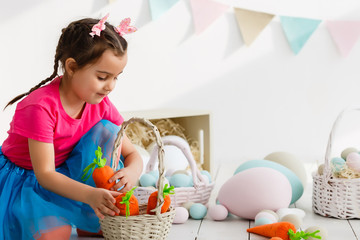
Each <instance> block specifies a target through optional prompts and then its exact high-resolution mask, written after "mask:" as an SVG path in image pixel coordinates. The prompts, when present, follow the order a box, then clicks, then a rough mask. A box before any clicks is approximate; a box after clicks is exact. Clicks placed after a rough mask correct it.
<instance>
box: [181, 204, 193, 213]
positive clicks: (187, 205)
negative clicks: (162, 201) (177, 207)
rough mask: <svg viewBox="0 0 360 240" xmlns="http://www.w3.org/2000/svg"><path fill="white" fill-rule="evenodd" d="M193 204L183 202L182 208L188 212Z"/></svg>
mask: <svg viewBox="0 0 360 240" xmlns="http://www.w3.org/2000/svg"><path fill="white" fill-rule="evenodd" d="M193 204H194V202H185V203H183V205H182V206H183V207H184V208H186V209H187V210H188V211H189V210H190V207H191V206H192V205H193Z"/></svg>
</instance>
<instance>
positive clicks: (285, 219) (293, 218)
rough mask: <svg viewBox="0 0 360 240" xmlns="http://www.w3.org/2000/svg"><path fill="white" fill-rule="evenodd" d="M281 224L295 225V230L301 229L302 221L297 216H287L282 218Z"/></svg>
mask: <svg viewBox="0 0 360 240" xmlns="http://www.w3.org/2000/svg"><path fill="white" fill-rule="evenodd" d="M280 222H289V223H292V224H294V226H295V229H299V228H300V227H301V225H302V222H303V221H302V219H301V218H300V217H299V216H298V215H296V214H287V215H285V216H283V217H282V218H280Z"/></svg>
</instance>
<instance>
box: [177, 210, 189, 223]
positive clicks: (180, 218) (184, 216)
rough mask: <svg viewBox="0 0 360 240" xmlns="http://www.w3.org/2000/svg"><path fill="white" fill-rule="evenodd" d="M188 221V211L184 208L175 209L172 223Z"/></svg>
mask: <svg viewBox="0 0 360 240" xmlns="http://www.w3.org/2000/svg"><path fill="white" fill-rule="evenodd" d="M188 219H189V211H188V210H187V209H186V208H184V207H176V208H175V217H174V221H173V223H184V222H186V221H187V220H188Z"/></svg>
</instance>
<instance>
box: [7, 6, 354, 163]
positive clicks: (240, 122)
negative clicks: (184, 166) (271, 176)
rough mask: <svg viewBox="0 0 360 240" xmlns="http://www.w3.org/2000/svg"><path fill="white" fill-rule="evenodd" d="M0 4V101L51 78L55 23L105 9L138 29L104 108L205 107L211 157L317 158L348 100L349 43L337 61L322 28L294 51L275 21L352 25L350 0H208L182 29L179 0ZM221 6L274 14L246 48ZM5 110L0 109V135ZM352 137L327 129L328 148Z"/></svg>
mask: <svg viewBox="0 0 360 240" xmlns="http://www.w3.org/2000/svg"><path fill="white" fill-rule="evenodd" d="M1 1H2V2H1V7H0V9H1V10H0V13H1V14H0V52H1V55H0V83H1V87H0V95H1V98H0V106H1V107H3V106H5V104H6V103H7V102H8V101H9V100H10V99H12V98H13V97H14V96H16V95H17V94H20V93H23V92H25V91H28V89H30V88H31V87H32V86H34V85H35V84H37V83H38V82H39V81H41V80H42V79H45V78H46V77H47V76H48V75H50V74H51V73H52V66H53V56H54V54H55V47H56V44H57V40H58V37H59V35H60V30H61V28H62V27H65V26H66V25H67V24H68V23H69V22H70V21H72V20H75V19H78V18H82V17H86V16H93V17H100V16H101V15H103V14H104V13H107V12H108V11H110V13H111V15H110V18H109V21H110V22H111V23H113V24H117V23H118V22H119V21H120V20H121V19H123V18H124V17H131V18H132V20H133V23H134V25H135V26H137V27H138V28H139V30H138V32H136V33H134V34H132V35H129V36H127V39H128V41H129V63H128V66H127V67H126V69H125V73H124V74H123V76H122V77H121V78H120V79H119V82H118V86H117V88H116V89H115V90H114V92H113V93H112V94H111V96H110V97H111V99H112V100H113V102H114V103H115V105H116V106H117V107H118V109H119V110H120V111H131V110H147V109H155V108H186V109H206V110H210V111H211V112H212V113H213V115H212V116H213V121H212V127H213V128H212V136H211V137H212V141H213V147H214V148H213V150H212V153H213V157H214V160H215V161H225V160H227V161H233V160H239V161H240V160H244V159H248V158H262V157H264V156H265V155H267V154H268V153H271V152H273V151H278V150H283V151H289V152H291V153H293V154H295V155H296V156H298V157H299V158H300V159H302V160H304V161H315V160H319V161H322V158H323V156H324V154H325V147H326V144H327V140H328V135H329V132H330V129H331V126H332V124H333V122H334V120H335V118H336V116H337V115H338V114H339V112H340V111H341V110H342V109H343V108H345V107H347V106H349V105H351V106H356V105H359V106H360V94H359V90H360V83H359V82H360V78H359V69H360V68H359V63H360V43H357V44H356V45H355V46H354V48H353V50H352V51H351V53H350V55H349V56H348V57H347V58H343V57H341V55H340V54H339V52H338V50H337V48H336V46H335V44H334V42H333V40H332V39H331V37H330V35H329V33H328V31H327V29H326V27H325V25H324V23H322V24H321V25H320V26H319V28H318V29H317V30H316V32H315V33H314V34H313V35H312V36H311V38H310V39H309V41H308V42H307V43H306V45H305V47H304V48H303V49H302V50H301V52H300V53H299V54H298V55H294V54H293V52H292V51H291V49H290V47H289V44H288V43H287V40H286V38H285V35H284V33H283V30H282V28H281V25H280V22H279V18H278V15H289V16H294V17H309V18H317V19H323V20H328V19H329V20H360V19H359V17H358V16H360V15H359V13H360V2H358V1H355V0H354V1H351V0H343V1H335V0H334V1H329V0H327V1H325V0H324V1H320V0H317V1H315V0H307V1H304V0H297V1H287V0H277V1H275V0H251V1H240V0H233V1H231V0H217V1H218V2H223V3H225V4H229V5H230V6H232V7H230V8H229V10H228V12H227V13H226V14H225V15H223V16H222V17H221V18H219V19H218V20H217V21H216V22H214V23H213V24H212V25H211V26H210V27H209V28H208V29H207V30H206V31H205V32H203V33H202V34H200V35H195V34H194V27H193V19H192V14H191V9H190V3H189V0H179V2H178V3H177V4H176V5H175V6H174V7H173V8H172V9H170V10H169V11H168V12H167V13H166V14H164V15H163V16H162V17H161V18H159V19H157V20H156V21H152V20H151V16H150V12H149V4H148V1H147V0H132V1H124V0H118V1H115V3H113V4H112V5H107V1H105V0H104V1H99V0H92V1H89V0H78V1H70V0H36V1H31V4H30V1H25V0H23V1H12V2H11V1H4V0H1ZM340 2H341V3H340ZM233 7H240V8H248V9H251V10H256V11H264V12H268V13H272V14H275V15H277V17H275V18H274V19H273V20H272V21H271V23H270V24H269V25H268V26H267V27H266V29H265V30H264V31H263V32H262V33H261V35H260V36H259V37H258V39H257V40H256V41H255V42H254V43H253V44H252V45H251V46H250V47H246V46H245V45H244V43H243V40H242V37H241V34H240V31H239V29H238V26H237V23H236V20H235V16H234V13H233ZM14 108H15V107H14V106H13V107H10V108H8V109H6V110H5V111H4V112H0V129H1V131H0V142H2V141H3V140H4V139H5V138H6V136H7V134H6V131H7V130H8V128H9V123H10V121H11V117H12V114H13V111H14ZM358 115H360V114H358ZM356 117H358V119H360V117H359V116H354V118H353V119H356ZM356 121H358V120H356ZM356 121H354V123H353V124H352V125H351V129H355V128H356V123H355V122H356ZM346 125H347V124H346ZM349 129H350V128H349ZM349 129H347V130H345V131H344V132H345V133H349ZM359 137H360V134H358V135H357V136H356V138H357V140H354V139H352V142H348V143H345V144H343V143H341V144H342V145H341V144H340V140H339V139H341V137H340V135H339V137H338V138H337V139H335V144H334V145H336V144H338V146H340V147H339V149H342V148H344V147H347V146H349V145H351V146H359V145H360V142H359V141H358V139H359ZM346 138H348V136H345V139H346ZM336 140H338V142H337V141H336ZM359 147H360V146H359Z"/></svg>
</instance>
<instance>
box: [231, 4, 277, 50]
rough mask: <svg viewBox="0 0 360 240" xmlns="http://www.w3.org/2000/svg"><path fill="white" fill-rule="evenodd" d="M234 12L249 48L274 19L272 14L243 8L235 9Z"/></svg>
mask: <svg viewBox="0 0 360 240" xmlns="http://www.w3.org/2000/svg"><path fill="white" fill-rule="evenodd" d="M234 10H235V16H236V20H237V22H238V25H239V28H240V31H241V34H242V36H243V39H244V42H245V44H246V45H247V46H250V44H251V43H252V42H253V41H254V40H255V39H256V38H257V37H258V35H259V34H260V33H261V32H262V30H263V29H264V28H265V27H266V26H267V25H268V24H269V23H270V21H271V20H272V19H273V17H274V15H272V14H268V13H263V12H255V11H250V10H245V9H241V8H234Z"/></svg>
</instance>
